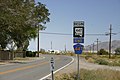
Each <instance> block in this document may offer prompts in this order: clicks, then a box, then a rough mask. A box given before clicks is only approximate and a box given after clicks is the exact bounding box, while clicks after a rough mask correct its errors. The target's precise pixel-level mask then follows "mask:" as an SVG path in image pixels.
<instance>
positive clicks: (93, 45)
mask: <svg viewBox="0 0 120 80" xmlns="http://www.w3.org/2000/svg"><path fill="white" fill-rule="evenodd" d="M94 46H95V45H94V43H93V53H94Z"/></svg>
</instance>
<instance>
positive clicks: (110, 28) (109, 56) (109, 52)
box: [109, 24, 112, 58]
mask: <svg viewBox="0 0 120 80" xmlns="http://www.w3.org/2000/svg"><path fill="white" fill-rule="evenodd" d="M111 34H112V25H111V24H110V33H109V35H110V39H109V58H111Z"/></svg>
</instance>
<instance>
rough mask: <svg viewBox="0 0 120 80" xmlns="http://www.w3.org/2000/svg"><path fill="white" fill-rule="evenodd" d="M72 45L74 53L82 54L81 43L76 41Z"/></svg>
mask: <svg viewBox="0 0 120 80" xmlns="http://www.w3.org/2000/svg"><path fill="white" fill-rule="evenodd" d="M73 47H74V51H75V54H82V49H83V45H81V44H79V43H78V44H76V45H74V46H73Z"/></svg>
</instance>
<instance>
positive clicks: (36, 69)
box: [0, 55, 72, 80]
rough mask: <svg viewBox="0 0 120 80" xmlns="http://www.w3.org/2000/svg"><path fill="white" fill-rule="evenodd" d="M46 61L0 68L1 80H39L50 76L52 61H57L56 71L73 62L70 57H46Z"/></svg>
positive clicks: (41, 60)
mask: <svg viewBox="0 0 120 80" xmlns="http://www.w3.org/2000/svg"><path fill="white" fill-rule="evenodd" d="M44 57H45V58H44V59H40V60H36V61H32V62H22V63H15V64H12V65H5V66H0V80H39V79H41V78H42V77H44V76H46V75H48V74H50V59H51V57H53V58H54V60H55V70H57V69H59V68H61V67H63V66H65V65H66V64H68V63H69V62H71V60H72V59H71V58H70V57H66V56H60V55H56V56H53V55H44Z"/></svg>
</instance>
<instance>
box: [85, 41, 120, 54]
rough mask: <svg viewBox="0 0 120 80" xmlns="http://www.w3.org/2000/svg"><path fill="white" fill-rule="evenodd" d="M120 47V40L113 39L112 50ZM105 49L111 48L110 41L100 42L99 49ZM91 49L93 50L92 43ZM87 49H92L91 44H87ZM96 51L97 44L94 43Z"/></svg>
mask: <svg viewBox="0 0 120 80" xmlns="http://www.w3.org/2000/svg"><path fill="white" fill-rule="evenodd" d="M118 47H120V40H113V41H112V45H111V50H112V52H114V50H115V49H116V48H118ZM100 49H105V50H107V51H108V50H109V42H101V43H99V44H98V50H100ZM91 50H92V51H93V45H91ZM85 51H90V46H89V45H88V46H85ZM94 51H97V44H95V45H94Z"/></svg>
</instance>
